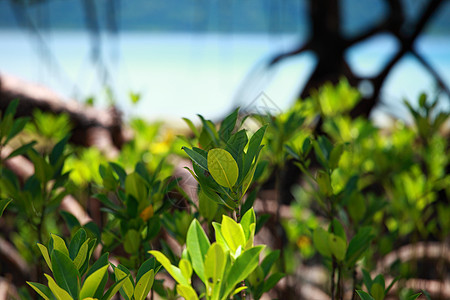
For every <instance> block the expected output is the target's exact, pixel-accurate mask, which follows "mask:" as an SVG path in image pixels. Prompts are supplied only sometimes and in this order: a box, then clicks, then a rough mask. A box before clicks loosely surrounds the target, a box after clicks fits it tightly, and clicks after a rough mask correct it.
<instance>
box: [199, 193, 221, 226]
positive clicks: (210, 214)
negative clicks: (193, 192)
mask: <svg viewBox="0 0 450 300" xmlns="http://www.w3.org/2000/svg"><path fill="white" fill-rule="evenodd" d="M198 209H199V212H200V214H201V215H202V216H203V217H204V218H205V219H207V220H208V221H212V220H213V219H214V217H215V216H216V214H217V210H218V209H219V205H218V203H217V202H216V201H214V200H213V199H211V198H210V197H208V196H207V195H206V193H205V192H204V191H203V189H201V190H200V191H199V193H198Z"/></svg>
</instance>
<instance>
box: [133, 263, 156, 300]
mask: <svg viewBox="0 0 450 300" xmlns="http://www.w3.org/2000/svg"><path fill="white" fill-rule="evenodd" d="M154 279H155V272H154V271H153V270H150V271H148V272H147V273H145V274H144V275H142V276H141V278H140V279H139V281H138V282H137V284H136V287H135V288H134V300H145V299H146V297H147V295H148V293H149V292H150V290H151V288H152V286H153V280H154Z"/></svg>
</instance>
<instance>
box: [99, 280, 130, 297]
mask: <svg viewBox="0 0 450 300" xmlns="http://www.w3.org/2000/svg"><path fill="white" fill-rule="evenodd" d="M127 278H128V277H125V278H122V280H120V281H118V282H116V283H114V284H113V285H112V286H111V287H110V288H109V289H108V291H107V292H106V294H105V295H103V297H102V299H101V300H110V299H111V298H112V297H113V296H114V295H115V294H117V292H118V291H119V290H120V288H121V287H122V285H123V284H124V283H125V280H126V279H127Z"/></svg>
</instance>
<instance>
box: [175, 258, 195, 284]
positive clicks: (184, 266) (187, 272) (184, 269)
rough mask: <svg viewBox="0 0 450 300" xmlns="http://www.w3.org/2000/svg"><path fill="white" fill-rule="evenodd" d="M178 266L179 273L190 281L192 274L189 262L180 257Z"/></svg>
mask: <svg viewBox="0 0 450 300" xmlns="http://www.w3.org/2000/svg"><path fill="white" fill-rule="evenodd" d="M178 267H179V268H180V270H181V274H182V275H183V276H184V278H186V280H187V281H188V282H189V283H190V282H191V276H192V266H191V263H190V262H189V261H188V260H187V259H184V258H182V259H180V263H179V264H178Z"/></svg>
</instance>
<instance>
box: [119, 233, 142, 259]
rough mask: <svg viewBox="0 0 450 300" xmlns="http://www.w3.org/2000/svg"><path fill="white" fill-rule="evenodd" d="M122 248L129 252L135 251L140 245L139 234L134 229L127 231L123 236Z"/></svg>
mask: <svg viewBox="0 0 450 300" xmlns="http://www.w3.org/2000/svg"><path fill="white" fill-rule="evenodd" d="M123 243H124V245H123V247H124V249H125V251H126V252H127V253H129V254H134V253H137V252H138V250H139V246H140V245H141V235H140V234H139V232H137V231H136V230H134V229H130V230H128V231H127V233H126V234H125V237H124V242H123Z"/></svg>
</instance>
